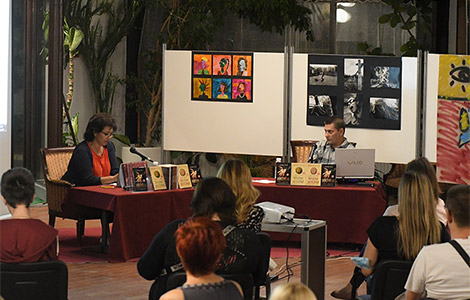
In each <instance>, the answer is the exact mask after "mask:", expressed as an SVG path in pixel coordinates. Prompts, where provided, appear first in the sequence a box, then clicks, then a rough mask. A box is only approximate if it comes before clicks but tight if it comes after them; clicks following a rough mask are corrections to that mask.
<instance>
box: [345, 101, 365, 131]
mask: <svg viewBox="0 0 470 300" xmlns="http://www.w3.org/2000/svg"><path fill="white" fill-rule="evenodd" d="M362 107H363V105H362V94H357V93H345V94H344V106H343V119H344V123H345V124H346V125H352V126H359V125H360V124H361V121H362Z"/></svg>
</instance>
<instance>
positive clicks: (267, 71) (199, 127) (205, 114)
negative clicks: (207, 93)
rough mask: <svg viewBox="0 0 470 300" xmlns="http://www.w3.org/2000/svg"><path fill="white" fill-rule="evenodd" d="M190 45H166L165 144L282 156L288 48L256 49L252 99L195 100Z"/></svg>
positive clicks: (173, 147) (170, 147)
mask: <svg viewBox="0 0 470 300" xmlns="http://www.w3.org/2000/svg"><path fill="white" fill-rule="evenodd" d="M191 59H192V57H191V51H165V54H164V68H163V80H164V85H163V149H164V150H176V151H194V152H214V153H236V154H252V155H272V156H281V155H282V146H283V137H282V135H283V124H282V123H283V97H284V54H283V53H254V58H253V62H254V67H253V75H254V77H253V103H238V102H233V103H230V102H216V101H192V100H191V64H192V62H191Z"/></svg>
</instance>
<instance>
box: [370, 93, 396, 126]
mask: <svg viewBox="0 0 470 300" xmlns="http://www.w3.org/2000/svg"><path fill="white" fill-rule="evenodd" d="M369 115H370V117H371V118H373V119H378V120H392V121H398V118H399V115H400V102H399V99H395V98H377V97H371V98H370V105H369Z"/></svg>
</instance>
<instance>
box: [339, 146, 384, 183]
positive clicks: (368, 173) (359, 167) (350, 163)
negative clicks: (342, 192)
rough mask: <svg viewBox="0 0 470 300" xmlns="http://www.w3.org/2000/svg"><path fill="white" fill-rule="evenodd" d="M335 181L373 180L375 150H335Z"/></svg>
mask: <svg viewBox="0 0 470 300" xmlns="http://www.w3.org/2000/svg"><path fill="white" fill-rule="evenodd" d="M335 152H336V154H335V161H336V178H337V179H341V178H344V179H370V178H374V171H375V149H336V150H335Z"/></svg>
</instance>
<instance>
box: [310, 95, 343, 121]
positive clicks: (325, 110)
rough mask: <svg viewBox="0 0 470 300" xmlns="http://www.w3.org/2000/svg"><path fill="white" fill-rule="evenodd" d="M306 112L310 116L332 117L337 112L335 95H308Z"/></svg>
mask: <svg viewBox="0 0 470 300" xmlns="http://www.w3.org/2000/svg"><path fill="white" fill-rule="evenodd" d="M308 114H309V115H312V116H316V117H319V116H322V117H332V116H335V115H336V114H337V111H336V96H330V95H309V96H308Z"/></svg>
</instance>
